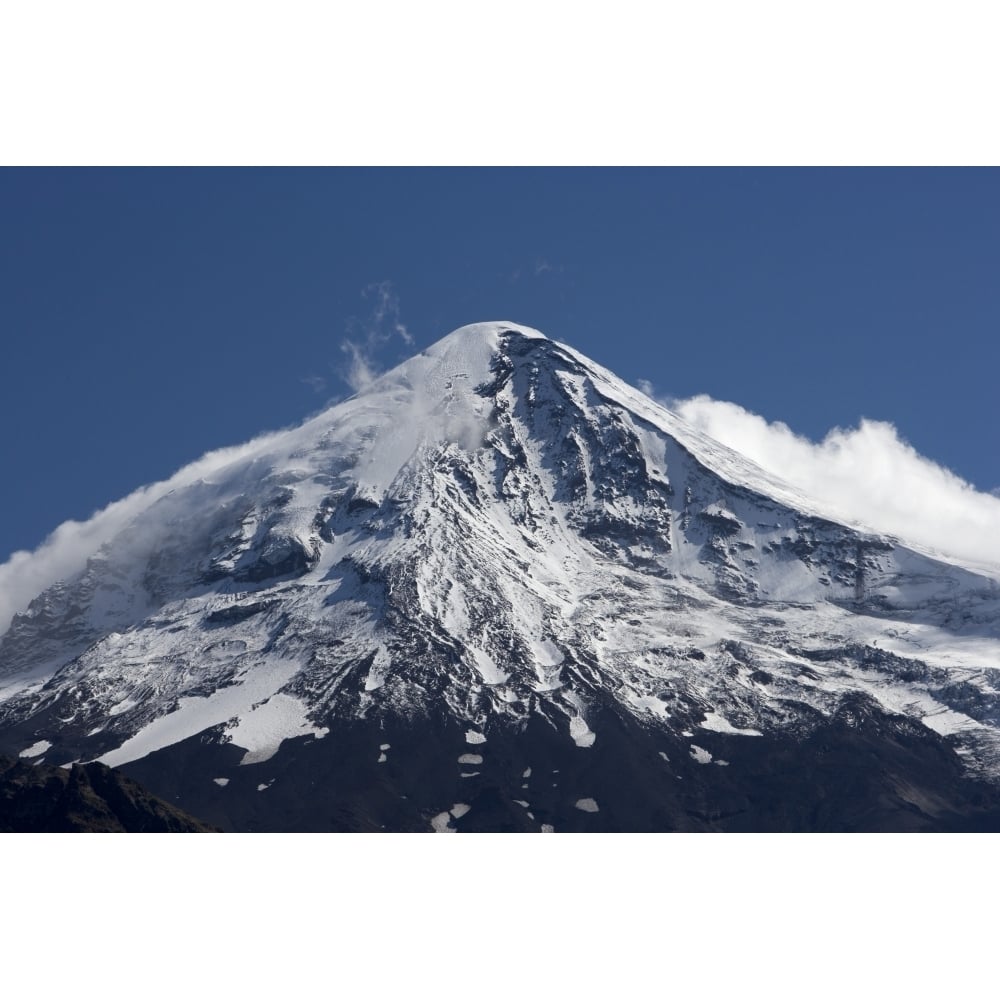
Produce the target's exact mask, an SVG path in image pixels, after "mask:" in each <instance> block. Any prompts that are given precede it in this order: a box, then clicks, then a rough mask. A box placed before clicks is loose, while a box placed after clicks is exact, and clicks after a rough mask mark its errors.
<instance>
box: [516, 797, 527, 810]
mask: <svg viewBox="0 0 1000 1000" xmlns="http://www.w3.org/2000/svg"><path fill="white" fill-rule="evenodd" d="M514 801H515V802H516V803H517V804H518V805H519V806H521V808H522V809H527V808H528V806H529V805H530V804H531V803H530V802H525V801H524V799H514Z"/></svg>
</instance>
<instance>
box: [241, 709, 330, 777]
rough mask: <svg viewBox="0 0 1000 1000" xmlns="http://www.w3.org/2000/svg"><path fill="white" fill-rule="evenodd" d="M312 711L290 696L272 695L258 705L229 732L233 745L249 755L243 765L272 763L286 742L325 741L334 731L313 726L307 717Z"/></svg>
mask: <svg viewBox="0 0 1000 1000" xmlns="http://www.w3.org/2000/svg"><path fill="white" fill-rule="evenodd" d="M307 712H308V708H307V707H306V705H305V704H304V703H303V702H301V701H299V699H298V698H293V697H292V696H291V695H287V694H276V695H272V696H271V697H270V698H269V699H268V700H267V701H266V702H264V704H262V705H258V706H257V707H256V708H254V710H253V711H252V712H250V713H249V714H248V715H244V716H242V717H241V718H240V720H239V721H238V722H237V723H236V725H235V726H231V727H229V728H227V729H226V735H228V736H229V737H230V739H231V740H232V742H233V743H234V744H235V745H236V746H238V747H243V748H244V749H245V750H246V751H247V752H246V753H245V754H244V755H243V759H242V760H241V761H240V763H241V764H259V763H261V762H262V761H265V760H270V759H271V758H272V757H273V756H274V755H275V754H276V753H277V752H278V748H279V747H280V746H281V744H282V742H283V741H284V740H286V739H292V738H294V737H296V736H310V735H311V736H315V737H316V739H322V738H323V737H324V736H326V734H327V733H328V732H329V731H330V730H329V729H327V728H325V727H321V726H315V725H313V724H312V723H311V722H310V721H309V720H308V718H306V713H307Z"/></svg>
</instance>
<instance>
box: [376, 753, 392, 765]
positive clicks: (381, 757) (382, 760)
mask: <svg viewBox="0 0 1000 1000" xmlns="http://www.w3.org/2000/svg"><path fill="white" fill-rule="evenodd" d="M388 759H389V757H388V755H386V754H384V753H380V754H379V755H378V760H377V761H376V762H375V763H376V764H384V763H385V762H386V761H387V760H388Z"/></svg>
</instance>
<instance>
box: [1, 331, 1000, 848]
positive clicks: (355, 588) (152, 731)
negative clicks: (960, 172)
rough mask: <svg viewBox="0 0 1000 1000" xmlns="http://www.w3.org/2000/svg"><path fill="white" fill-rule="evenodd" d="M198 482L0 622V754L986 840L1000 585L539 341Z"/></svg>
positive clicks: (494, 815)
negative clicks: (787, 478)
mask: <svg viewBox="0 0 1000 1000" xmlns="http://www.w3.org/2000/svg"><path fill="white" fill-rule="evenodd" d="M199 470H200V471H199V474H198V475H194V474H192V476H191V477H190V481H187V482H183V483H181V484H180V485H179V486H178V487H177V488H175V489H172V490H171V491H169V492H163V491H161V492H160V493H156V492H155V491H154V492H152V493H151V497H156V498H155V499H151V500H150V502H149V504H148V505H147V506H146V507H145V508H144V509H143V510H141V511H140V512H139V513H138V514H137V515H136V516H135V517H134V519H133V520H132V521H131V522H130V523H129V524H128V525H127V527H125V528H124V529H123V530H121V531H119V532H117V533H115V534H114V535H113V537H110V538H108V539H107V540H105V542H104V543H103V544H102V545H101V546H100V547H99V548H96V549H95V551H94V552H93V553H92V554H91V556H90V558H89V559H88V560H87V561H86V563H85V564H84V565H81V566H80V567H79V570H78V571H77V572H76V573H74V574H73V575H71V576H68V577H67V578H66V579H65V580H63V581H60V582H59V583H58V584H57V585H55V586H53V587H51V588H50V589H48V590H46V591H45V592H44V593H42V594H40V595H39V596H38V597H37V598H36V599H35V600H34V601H33V602H32V604H31V605H30V606H29V607H28V609H27V610H26V611H25V612H24V613H23V614H21V615H18V616H16V617H15V619H14V621H13V623H12V624H11V626H10V628H9V629H8V630H7V632H6V634H4V635H3V637H2V639H0V749H4V748H5V749H6V750H7V752H10V753H18V754H26V755H28V759H32V760H37V759H44V760H45V761H46V763H50V764H51V763H59V764H63V763H68V762H70V761H77V760H84V761H86V760H95V759H97V760H101V761H103V762H105V763H108V764H112V765H116V766H123V767H124V768H125V769H126V770H127V771H128V772H129V773H131V774H133V775H136V776H138V777H140V778H141V780H142V781H143V782H145V783H146V784H148V786H149V787H150V788H152V789H154V790H155V791H157V793H158V794H161V795H163V796H165V797H167V798H169V799H170V800H171V801H177V802H179V803H181V804H182V805H184V807H185V808H187V809H189V810H191V811H192V812H194V813H195V814H197V815H200V816H203V817H205V818H206V819H207V820H209V821H210V822H213V823H216V824H218V825H219V826H221V827H223V828H226V829H244V830H249V829H259V830H276V829H286V830H307V829H308V830H339V829H365V830H379V829H399V830H431V829H435V830H451V829H468V830H473V829H493V830H506V829H510V830H543V829H549V828H554V829H555V830H556V831H561V830H577V829H578V830H598V829H616V830H639V829H642V830H667V829H692V830H702V829H768V830H778V829H789V830H790V829H796V830H808V829H992V828H1000V820H998V817H1000V811H998V810H1000V799H998V795H997V786H998V781H1000V730H998V719H1000V674H998V669H1000V587H998V584H997V579H998V578H1000V569H998V570H997V571H996V572H984V571H983V570H981V569H978V570H973V569H970V568H967V567H963V566H961V565H958V564H955V563H954V562H951V561H948V560H946V559H943V558H941V557H939V556H935V555H934V554H932V553H926V552H923V551H919V550H918V549H917V548H915V547H913V546H908V545H907V544H906V543H905V542H904V541H902V540H899V539H896V538H890V537H886V536H883V535H879V534H877V533H874V532H871V531H868V530H866V529H865V528H864V527H862V526H858V525H845V524H841V523H838V522H837V521H836V520H835V519H834V518H832V517H831V516H830V515H829V512H827V511H824V510H823V509H822V508H821V507H820V506H819V505H817V504H816V503H815V502H814V501H812V500H811V499H810V498H808V497H804V496H802V495H800V494H798V493H797V492H795V491H794V490H793V489H791V488H790V487H789V486H787V484H784V483H782V482H780V481H778V480H776V479H774V478H773V477H771V476H769V475H768V474H766V473H764V472H763V471H762V470H761V469H759V468H757V467H756V466H754V465H753V464H752V463H750V462H748V461H747V460H745V459H743V458H742V457H741V456H740V455H738V454H736V453H734V452H732V451H730V450H728V449H726V448H723V447H722V446H721V445H719V444H718V443H716V442H714V441H712V440H711V439H709V438H706V437H704V436H703V435H701V434H699V433H698V432H696V431H695V430H694V429H692V428H691V427H690V426H688V425H686V424H685V423H684V422H683V421H682V420H680V418H678V417H677V416H676V415H675V414H673V413H671V412H670V411H668V410H665V409H663V408H662V407H661V406H659V405H657V404H656V403H654V402H653V401H652V400H650V399H648V398H647V397H646V396H644V395H643V394H642V393H640V392H639V391H638V390H636V389H633V388H632V387H630V386H627V385H626V384H625V383H623V382H621V381H620V380H619V379H617V378H616V377H615V376H614V375H613V374H611V373H610V372H608V371H606V370H605V369H603V368H601V367H600V366H599V365H596V364H594V363H593V362H591V361H589V360H588V359H587V358H584V357H583V356H581V355H579V354H578V353H576V352H574V351H572V350H571V349H569V348H567V347H564V346H562V345H558V344H555V343H553V342H552V341H550V340H548V339H546V338H545V337H543V336H542V335H540V334H538V333H537V332H536V331H532V330H528V329H526V328H523V327H517V326H514V325H511V324H482V325H479V326H476V327H469V328H463V329H462V330H459V331H456V333H454V334H451V335H450V336H449V337H447V338H445V339H444V340H443V341H440V342H439V343H438V344H436V345H434V347H432V348H430V349H428V350H427V351H426V352H424V353H423V354H421V355H418V356H416V357H414V358H412V359H411V360H410V361H408V362H406V363H405V364H404V365H402V366H400V367H399V368H398V369H395V370H394V371H393V372H390V373H388V374H387V375H385V376H383V377H382V378H381V379H380V380H378V381H377V382H376V383H374V385H373V386H372V387H371V388H370V389H368V390H366V391H365V392H364V393H362V394H359V395H358V396H356V397H354V398H352V399H350V400H348V401H347V402H345V403H342V404H340V405H339V406H336V407H334V408H332V409H330V410H328V411H327V412H325V413H323V414H321V415H320V416H319V417H316V418H314V419H313V420H311V421H309V422H308V423H306V424H304V425H303V426H302V427H300V428H298V429H296V430H293V431H289V432H285V433H283V434H280V435H272V436H270V437H268V438H266V439H262V440H261V441H260V442H258V443H256V444H254V445H253V446H251V447H248V448H246V449H244V450H243V453H241V455H240V457H238V458H235V459H233V460H232V461H230V462H228V464H219V465H218V466H217V467H215V468H213V469H212V470H211V471H210V472H209V473H207V474H206V472H205V470H204V466H200V467H199ZM579 803H584V805H582V806H581V805H579Z"/></svg>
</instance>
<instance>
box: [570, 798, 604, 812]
mask: <svg viewBox="0 0 1000 1000" xmlns="http://www.w3.org/2000/svg"><path fill="white" fill-rule="evenodd" d="M575 805H576V808H577V809H579V810H580V812H585V813H595V812H600V811H601V810H600V806H598V804H597V803H596V802H595V801H594V800H593V799H577V800H576V803H575Z"/></svg>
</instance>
